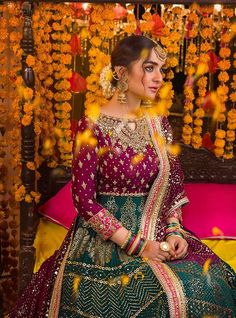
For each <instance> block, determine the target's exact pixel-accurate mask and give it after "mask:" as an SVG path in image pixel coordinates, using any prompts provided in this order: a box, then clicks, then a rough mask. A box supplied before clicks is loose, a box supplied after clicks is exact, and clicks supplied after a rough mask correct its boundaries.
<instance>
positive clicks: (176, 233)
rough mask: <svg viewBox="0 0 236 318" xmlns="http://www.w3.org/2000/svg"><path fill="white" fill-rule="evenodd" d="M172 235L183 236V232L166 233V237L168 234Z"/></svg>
mask: <svg viewBox="0 0 236 318" xmlns="http://www.w3.org/2000/svg"><path fill="white" fill-rule="evenodd" d="M172 235H177V236H180V237H182V238H184V236H183V234H182V233H180V232H170V233H168V234H167V235H166V238H167V237H169V236H172Z"/></svg>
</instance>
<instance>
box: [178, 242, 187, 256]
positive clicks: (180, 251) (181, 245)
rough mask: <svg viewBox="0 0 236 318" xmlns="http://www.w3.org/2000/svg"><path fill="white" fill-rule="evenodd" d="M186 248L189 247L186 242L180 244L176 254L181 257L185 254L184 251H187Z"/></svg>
mask: <svg viewBox="0 0 236 318" xmlns="http://www.w3.org/2000/svg"><path fill="white" fill-rule="evenodd" d="M186 246H188V244H187V242H185V241H181V242H179V245H178V248H177V249H176V251H175V252H176V254H177V255H179V254H181V253H183V251H184V250H185V248H186Z"/></svg>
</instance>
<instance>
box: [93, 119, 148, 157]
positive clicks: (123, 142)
mask: <svg viewBox="0 0 236 318" xmlns="http://www.w3.org/2000/svg"><path fill="white" fill-rule="evenodd" d="M130 122H135V124H136V128H135V129H132V128H130V126H129V123H130ZM97 123H98V126H99V128H100V129H101V131H102V133H103V135H104V136H105V135H109V136H110V140H111V143H112V146H113V147H114V146H115V144H116V143H117V142H118V144H119V146H120V148H122V149H123V150H124V151H125V150H126V149H127V148H128V147H131V148H132V149H133V150H134V151H135V152H136V153H140V152H141V153H142V152H145V151H146V147H147V145H148V144H149V143H150V140H151V137H150V134H149V130H148V127H147V123H146V118H145V117H142V118H138V119H136V120H135V119H121V118H116V117H112V116H108V115H105V114H100V117H99V119H98V121H97Z"/></svg>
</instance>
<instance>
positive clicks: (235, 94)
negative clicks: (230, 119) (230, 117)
mask: <svg viewBox="0 0 236 318" xmlns="http://www.w3.org/2000/svg"><path fill="white" fill-rule="evenodd" d="M229 98H230V100H231V101H232V102H233V103H235V102H236V92H234V93H232V94H230V95H229Z"/></svg>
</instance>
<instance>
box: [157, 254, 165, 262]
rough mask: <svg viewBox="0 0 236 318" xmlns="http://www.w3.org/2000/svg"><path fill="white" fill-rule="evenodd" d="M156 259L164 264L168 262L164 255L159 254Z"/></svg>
mask: <svg viewBox="0 0 236 318" xmlns="http://www.w3.org/2000/svg"><path fill="white" fill-rule="evenodd" d="M156 257H157V258H159V259H160V260H161V261H162V262H164V261H165V260H166V257H165V256H164V255H162V254H158V255H157V256H156Z"/></svg>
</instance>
